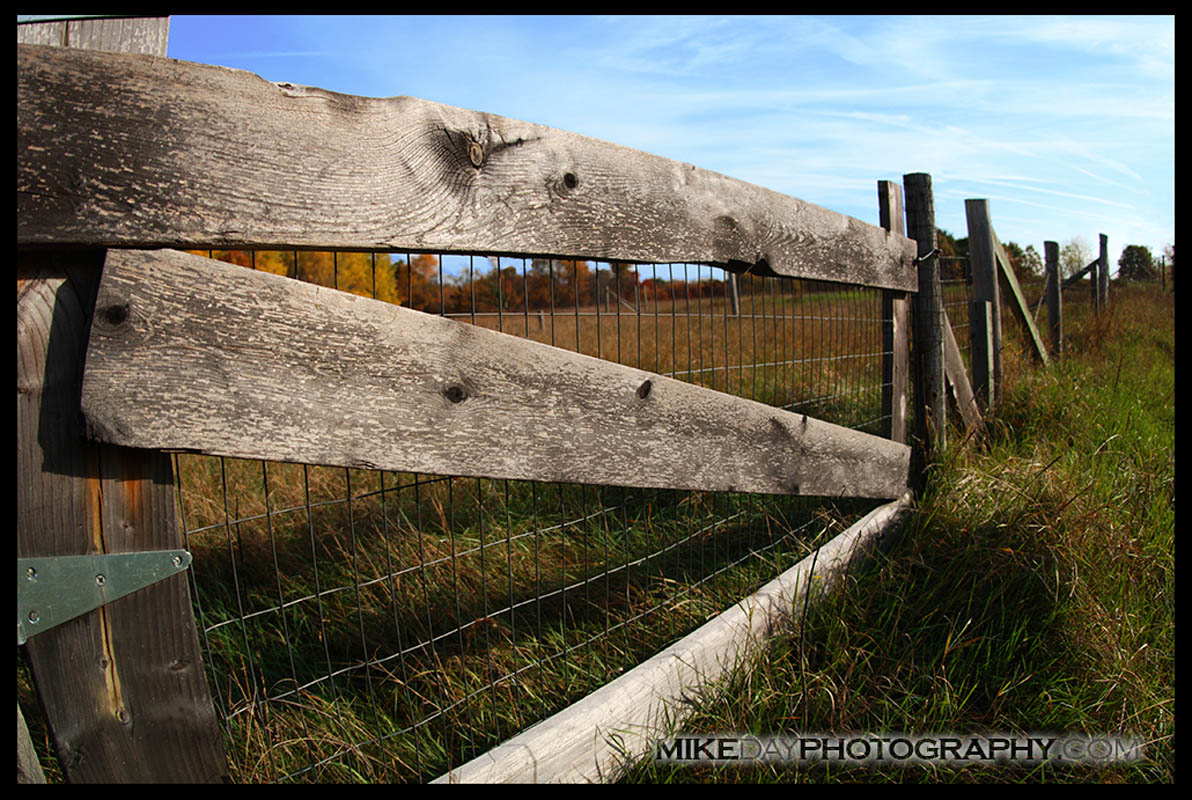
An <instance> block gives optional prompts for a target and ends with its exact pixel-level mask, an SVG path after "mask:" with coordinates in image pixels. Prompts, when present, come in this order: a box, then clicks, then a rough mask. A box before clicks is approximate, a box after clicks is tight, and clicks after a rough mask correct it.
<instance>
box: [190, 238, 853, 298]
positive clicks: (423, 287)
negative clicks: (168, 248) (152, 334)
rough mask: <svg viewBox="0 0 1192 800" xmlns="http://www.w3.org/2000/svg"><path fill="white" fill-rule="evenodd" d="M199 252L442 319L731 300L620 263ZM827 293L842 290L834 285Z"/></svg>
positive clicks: (718, 289) (749, 284)
mask: <svg viewBox="0 0 1192 800" xmlns="http://www.w3.org/2000/svg"><path fill="white" fill-rule="evenodd" d="M192 252H194V253H196V254H199V255H204V256H206V255H210V256H211V257H212V258H215V259H218V260H220V261H228V262H231V263H234V264H239V265H241V266H244V267H252V268H254V269H259V270H262V271H265V272H272V273H274V274H277V275H286V276H288V277H293V278H298V279H300V280H304V281H309V282H311V283H316V284H319V285H321V286H331V287H334V288H337V289H340V290H342V291H346V292H352V293H354V294H359V295H363V296H366V297H376V298H377V299H379V300H385V301H388V302H391V303H398V304H400V305H403V306H409V307H412V308H416V309H418V310H420V311H429V312H432V313H436V314H437V313H448V314H466V313H469V312H473V311H475V312H494V311H498V310H500V311H504V312H509V313H518V312H521V311H540V310H543V311H549V310H550V309H552V308H553V309H556V310H559V311H564V310H566V309H568V308H576V307H579V308H584V307H591V306H594V305H596V304H597V303H601V304H608V303H610V302H611V303H612V304H613V305H616V304H617V303H618V300H622V301H624V302H626V303H629V304H631V305H634V306H636V305H638V304H639V303H655V302H666V301H672V300H673V301H677V302H680V303H681V302H684V301H686V300H692V301H695V300H698V299H700V298H705V299H707V298H720V299H723V298H725V297H726V296H727V294H728V292H729V287H728V284H727V282H726V273H724V272H723V271H722V270H720V269H714V268H710V267H707V266H702V267H697V266H694V265H692V266H686V267H685V266H683V265H673V266H672V265H666V264H663V265H658V266H650V265H647V266H636V267H635V266H634V265H632V264H619V263H616V262H613V263H611V264H609V263H600V264H598V265H596V266H593V265H592V264H591V263H589V262H587V261H580V260H569V259H532V260H530V259H525V260H524V261H523V260H522V259H517V260H516V261H517V264H516V265H514V264H512V263H508V262H510V261H514V259H502V260H500V261H498V259H496V258H483V257H468V256H462V257H454V256H448V257H447V258H448V259H450V260H451V261H453V262H454V261H458V262H459V263H453V264H450V265H447V266H445V265H444V264H443V262H442V261H441V260H440V259H439V257H437V256H434V255H430V254H422V255H412V256H407V257H405V258H402V256H401V254H391V253H344V252H338V253H331V252H325V251H281V252H278V251H255V252H251V251H246V250H215V251H206V250H203V251H197V250H196V251H192ZM502 261H503V262H505V263H501V262H502ZM461 264H462V266H461ZM738 281H739V285H740V292H741V294H743V295H749V294H751V293H753V292H755V291H756V292H758V293H761V292H762V291H763V289H762V279H760V278H757V277H755V276H751V275H742V276H739V278H738ZM820 288H821V287H820V285H819V283H818V282H807V281H803V282H797V281H791V282H789V283H788V284H787V285H786V287H785V288H784V292H785V293H786V294H790V293H792V292H795V293H798V292H799V291H800V289H804V290H809V291H818V290H819V289H820ZM822 288H823V289H833V288H834V289H839V287H837V286H834V285H833V284H824V285H823V287H822ZM771 291H772V290H771Z"/></svg>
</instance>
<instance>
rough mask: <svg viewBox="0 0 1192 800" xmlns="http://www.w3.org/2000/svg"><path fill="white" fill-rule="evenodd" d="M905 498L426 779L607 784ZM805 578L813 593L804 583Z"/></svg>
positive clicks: (842, 569)
mask: <svg viewBox="0 0 1192 800" xmlns="http://www.w3.org/2000/svg"><path fill="white" fill-rule="evenodd" d="M909 506H910V496H909V495H904V496H903V497H901V498H899V499H898V500H896V501H895V502H893V503H888V504H886V505H883V506H881V507H879V508H877V509H874V510H873V511H872V512H870V513H869V514H867V515H866V516H865V517H863V518H862V519H860V520H859V521H857V522H856V523H855V524H854V525H852V526H850V527H849V528H848V529H847V530H846V531H844V532H843V533H841V534H840V535H839V536H837V537H836V538H835V539H833V540H832V541H831V542H829V543H828V544H826V545H824V546H823V547H821V548H820V549H819V550H818V552H816V553H815V554H814V555H812V556H808V557H807V558H805V559H803V560H802V561H800V562H799V563H798V564H796V565H795V566H794V567H792V568H791V569H789V570H787V571H786V572H784V573H783V574H782V575H780V576H779V577H778V578H776V579H775V580H773V581H771V582H770V583H768V584H766V585H765V586H763V587H762V588H761V589H759V590H758V591H757V592H756V593H754V594H753V595H751V596H749V597H747V598H745V599H744V600H742V601H741V602H740V603H738V604H737V605H735V606H733V607H732V608H730V609H729V610H728V611H725V612H724V613H723V614H721V615H720V616H718V617H716V618H715V619H713V620H712V621H710V622H708V623H707V624H706V625H704V626H703V627H701V628H699V629H698V630H696V631H695V632H694V633H692V634H690V635H689V636H686V637H684V638H683V639H682V640H680V641H679V642H677V643H676V644H674V645H672V646H671V647H668V648H667V649H665V650H663V651H662V652H661V653H659V654H658V655H656V656H654V657H653V658H651V659H649V660H648V661H646V662H644V663H642V664H641V665H639V666H637V667H635V668H634V669H632V670H630V671H629V672H627V673H625V674H624V675H622V676H621V677H619V678H617V679H616V680H614V681H612V682H611V683H609V684H606V685H605V686H604V687H602V688H600V689H598V690H597V691H595V692H593V693H592V694H590V695H588V696H587V697H585V698H584V699H583V700H580V701H579V702H578V703H575V704H574V705H572V706H570V707H568V708H566V709H564V710H563V711H561V712H559V713H558V714H556V715H554V716H553V717H550V718H549V719H546V720H544V721H542V722H540V723H539V724H537V725H535V726H533V727H531V728H529V729H528V730H526V731H524V732H523V733H521V734H518V735H517V736H514V737H513V738H511V739H509V740H508V741H506V742H503V743H502V744H500V745H498V746H497V747H495V748H493V749H492V750H490V751H489V752H487V753H485V754H483V755H481V756H479V757H477V758H475V759H473V760H472V761H469V762H468V763H467V764H464V765H462V766H460V767H459V768H458V769H454V770H452V771H451V772H449V773H447V774H446V775H442V776H440V777H439V778H437V779H436V780H435V781H434V782H435V783H586V782H593V783H594V782H612V781H615V780H616V779H617V778H618V777H619V776H620V772H621V770H622V769H623V768H624V767H625V765H626V761H627V760H633V759H637V758H641V757H644V756H647V755H649V753H650V752H651V750H652V748H653V746H654V745H655V743H656V742H657V741H658V740H659V739H662V738H665V737H667V736H671V735H673V734H674V733H676V732H677V730H678V729H679V726H680V725H681V724H682V722H683V720H684V719H686V718H687V716H689V715H690V713H691V711H692V707H693V705H694V702H693V701H694V700H695V699H696V698H698V697H701V696H706V695H707V693H708V692H709V691H710V690H714V689H715V687H716V685H717V682H718V681H720V680H722V679H723V678H724V677H725V676H727V675H729V674H731V673H732V672H733V671H734V670H736V669H738V668H741V667H745V668H748V667H749V666H750V665H751V663H752V661H753V659H755V658H756V656H757V655H758V653H759V652H761V648H762V645H763V644H764V642H765V641H766V639H767V638H769V637H771V636H773V635H774V633H775V632H776V631H779V630H788V629H789V628H790V627H791V626H792V625H795V626H797V624H798V621H799V620H800V619H801V618H802V613H803V609H804V607H805V606H806V605H807V604H808V603H812V604H814V603H815V602H816V601H818V600H819V599H820V598H822V597H824V596H826V595H827V594H829V593H830V592H831V591H832V589H833V588H834V586H835V585H836V584H837V583H838V582H839V580H840V579H841V577H842V576H843V575H844V574H845V573H846V571H847V570H848V569H849V568H850V567H853V566H855V565H856V564H857V562H858V561H859V560H860V559H861V558H864V557H865V555H866V554H868V553H870V552H872V551H873V550H874V549H876V548H877V547H879V546H880V545H881V544H882V542H883V539H885V538H886V537H887V536H888V535H889V534H890V532H891V531H892V529H893V528H894V527H895V525H896V523H897V521H898V519H899V518H900V517H901V515H902V514H903V513H904V512H905V511H906V509H907V508H909ZM809 584H813V585H814V587H815V591H809Z"/></svg>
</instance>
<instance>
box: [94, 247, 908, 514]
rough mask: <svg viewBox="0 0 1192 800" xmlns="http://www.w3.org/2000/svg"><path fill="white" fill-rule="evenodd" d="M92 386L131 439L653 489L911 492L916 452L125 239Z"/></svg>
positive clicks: (109, 427) (107, 437)
mask: <svg viewBox="0 0 1192 800" xmlns="http://www.w3.org/2000/svg"><path fill="white" fill-rule="evenodd" d="M97 303H98V306H97V308H98V309H99V312H98V313H97V315H96V319H95V323H94V325H93V327H92V336H91V346H90V348H89V350H88V353H87V362H86V365H87V366H86V374H85V377H84V381H83V400H82V407H83V411H84V414H85V415H86V418H87V422H88V425H89V427H90V431H91V434H92V435H93V436H94V437H96V438H98V439H100V440H102V441H107V442H113V443H119V444H124V445H128V446H133V447H148V448H164V449H181V450H196V451H201V452H205V453H216V454H221V455H227V456H236V457H245V458H255V459H266V460H276V461H296V462H303V463H312V464H329V465H338V466H347V467H365V468H370V467H371V468H380V469H389V470H400V471H412V472H427V473H435V474H453V475H469V476H481V477H490V478H513V479H530V480H543V481H565V482H578V483H591V484H616V485H632V486H639V487H659V488H686V489H704V490H710V491H747V492H775V493H798V494H811V495H834V496H836V495H846V496H861V497H897V496H899V495H900V494H901V493H902V492H903V491H904V489H905V487H906V479H907V466H908V460H909V452H908V450H909V449H908V448H907V447H906V446H905V445H901V444H897V443H895V442H890V441H888V440H886V439H882V438H880V437H877V436H872V435H869V434H864V433H860V432H858V431H853V430H850V429H848V428H843V427H840V426H837V425H830V424H828V423H825V422H820V421H818V420H815V419H811V418H808V417H806V416H804V415H801V414H794V413H790V412H785V411H782V410H780V409H776V408H772V407H770V406H765V405H762V404H761V403H755V402H752V401H749V400H745V399H743V398H738V397H733V396H730V395H725V394H721V393H719V392H715V391H712V390H709V389H704V388H701V387H697V386H693V385H691V384H687V383H683V382H681V381H677V380H673V379H669V378H665V377H661V376H658V375H655V374H652V373H649V372H645V371H643V370H640V369H633V368H631V367H626V366H621V365H618V364H612V363H609V362H607V361H602V360H599V359H596V358H591V357H588V356H584V355H579V354H575V353H569V352H566V351H563V350H559V349H557V348H553V347H549V346H547V345H543V344H539V343H536V342H532V341H529V340H526V339H520V338H517V337H513V336H509V335H506V334H501V333H497V332H495V331H490V330H486V329H483V328H479V327H475V326H472V325H468V324H466V323H462V322H457V321H453V320H448V319H444V318H441V317H436V316H433V315H430V314H424V313H421V312H417V311H412V310H410V309H407V308H399V307H397V306H393V305H390V304H387V303H382V302H380V301H375V300H370V299H367V298H362V297H358V296H356V295H352V294H348V293H346V292H336V291H334V290H330V289H326V288H323V287H318V286H314V285H311V284H304V283H300V282H298V281H294V280H290V279H287V278H283V277H279V276H276V275H270V274H266V273H262V272H254V271H252V270H246V269H243V268H240V267H235V266H231V265H228V264H222V263H219V262H215V261H211V260H209V259H205V258H201V257H198V256H192V255H187V254H184V253H179V252H175V251H120V252H118V251H111V252H110V253H109V255H108V260H107V264H106V265H105V267H104V275H103V280H102V284H101V288H100V293H99V299H98V301H97Z"/></svg>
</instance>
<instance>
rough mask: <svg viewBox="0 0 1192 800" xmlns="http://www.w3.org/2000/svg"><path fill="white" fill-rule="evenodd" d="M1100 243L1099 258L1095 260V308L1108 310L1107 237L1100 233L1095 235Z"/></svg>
mask: <svg viewBox="0 0 1192 800" xmlns="http://www.w3.org/2000/svg"><path fill="white" fill-rule="evenodd" d="M1097 238H1098V240H1099V243H1100V256H1099V257H1098V258H1097V263H1098V264H1099V265H1100V266H1098V267H1097V296H1098V299H1097V308H1109V237H1108V236H1106V235H1105V234H1103V233H1101V234H1098V235H1097Z"/></svg>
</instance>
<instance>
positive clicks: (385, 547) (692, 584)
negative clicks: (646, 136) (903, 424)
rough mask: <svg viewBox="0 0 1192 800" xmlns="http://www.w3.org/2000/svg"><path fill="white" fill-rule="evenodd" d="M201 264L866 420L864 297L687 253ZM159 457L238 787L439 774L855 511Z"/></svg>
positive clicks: (654, 644) (868, 304)
mask: <svg viewBox="0 0 1192 800" xmlns="http://www.w3.org/2000/svg"><path fill="white" fill-rule="evenodd" d="M202 254H203V255H209V256H211V257H214V258H219V259H222V260H226V261H231V262H234V263H238V264H241V265H242V266H245V267H249V268H256V269H264V270H268V271H271V272H276V273H278V274H284V275H287V276H290V277H293V278H297V279H300V280H306V281H312V282H315V283H319V284H322V285H326V286H331V287H334V288H337V289H341V290H344V291H350V292H355V293H357V294H362V295H366V296H370V297H374V298H376V299H379V300H384V301H388V302H393V303H397V304H400V305H403V306H406V307H411V308H414V309H417V310H420V311H425V312H429V313H435V314H441V315H444V316H447V317H450V318H453V319H457V320H460V321H462V322H465V323H468V324H473V325H478V326H483V327H486V328H490V329H493V330H497V331H501V332H503V333H506V334H511V335H514V336H520V337H526V338H530V339H533V340H536V341H539V342H543V343H546V344H550V345H553V346H555V347H560V348H564V349H567V350H572V351H574V352H578V353H583V354H586V355H590V356H595V357H597V358H603V359H607V360H611V361H616V362H619V363H623V364H628V365H631V366H634V367H638V368H641V369H644V370H649V371H653V372H656V373H659V374H662V375H667V376H671V377H674V378H676V379H679V380H684V381H688V382H690V383H694V384H696V385H700V386H705V387H708V388H711V389H715V390H717V391H721V392H727V393H730V394H734V395H737V396H740V397H745V398H748V399H751V400H755V401H757V402H761V403H765V404H767V405H771V406H775V407H781V408H785V409H788V410H792V411H798V412H800V413H806V414H809V415H811V416H815V417H818V418H821V419H825V420H827V421H830V422H836V423H839V424H842V425H847V426H849V427H853V428H857V429H860V430H865V431H868V432H874V433H876V432H877V431H879V430H880V429H881V426H882V423H883V416H882V414H883V412H882V408H881V395H882V385H881V375H882V358H883V355H884V353H883V352H882V325H883V324H884V323H883V321H882V318H881V292H880V291H879V290H873V289H864V288H857V287H845V286H840V285H835V284H822V283H815V282H809V281H800V280H794V279H788V278H778V277H761V276H756V275H744V276H738V277H737V278H736V279H734V278H733V277H732V276H730V275H729V274H727V273H725V272H724V271H722V270H720V269H718V268H715V267H710V266H707V265H695V264H664V265H650V264H646V265H641V264H618V263H596V262H585V261H581V260H560V259H531V258H525V259H522V258H518V259H512V258H505V257H501V258H498V257H495V256H493V257H490V256H484V255H472V256H452V255H444V254H436V253H330V252H276V251H270V252H263V251H259V252H241V251H236V252H219V251H216V252H208V251H203V253H202ZM311 335H317V333H316V332H312V334H311ZM626 435H627V436H631V435H632V432H631V431H626ZM175 458H176V475H177V482H178V487H177V488H178V497H179V503H180V515H181V519H182V524H183V529H184V532H185V535H186V539H187V544H188V547H189V548H190V550H191V551H192V552H193V553H194V555H195V559H194V563H193V566H192V570H191V574H192V579H193V589H194V597H195V603H196V611H197V617H198V619H199V624H200V628H201V630H200V638H201V641H202V643H203V647H204V650H205V661H206V666H207V669H208V674H209V678H210V684H211V686H212V690H213V695H214V697H215V702H216V705H217V711H218V713H219V715H220V717H221V720H222V724H223V726H224V731H225V737H226V745H227V749H228V755H229V762H230V765H231V769H232V774H233V777H234V778H235V779H237V780H240V781H247V782H256V781H421V780H427V779H429V778H433V777H436V776H437V775H439V774H442V773H443V772H445V771H446V770H447V769H449V768H451V767H452V766H457V765H459V764H462V763H464V762H466V761H467V760H470V759H471V758H473V757H475V756H476V755H479V754H480V753H482V752H484V751H485V750H487V749H488V748H490V747H492V746H494V745H495V744H497V743H499V742H500V741H502V740H503V739H505V738H508V737H509V736H510V735H512V734H514V733H516V732H517V731H519V730H521V729H523V728H525V727H527V726H529V725H530V724H533V723H534V722H536V721H538V720H541V719H543V718H545V717H546V716H548V715H550V714H551V713H554V712H556V711H558V710H560V709H562V708H563V707H565V706H567V705H568V704H570V703H571V702H574V701H575V700H577V699H579V698H580V697H582V696H583V695H585V694H587V693H589V692H591V691H593V690H594V689H596V688H599V687H600V686H601V685H603V684H605V683H607V682H608V681H609V680H611V679H612V678H614V677H616V676H617V675H619V674H621V673H622V672H624V671H625V670H627V669H630V668H632V667H633V666H635V665H636V664H637V663H640V662H641V661H642V660H644V659H645V658H647V657H649V656H650V655H652V654H653V653H655V652H657V651H658V650H660V649H661V648H662V647H664V646H666V645H667V644H668V643H670V642H672V641H674V640H675V639H676V638H678V637H679V636H682V635H684V634H686V633H688V632H690V631H691V630H693V629H694V628H695V627H697V626H698V625H699V624H701V623H703V622H704V621H706V620H707V619H709V618H710V617H711V616H713V615H715V614H717V613H719V612H720V611H722V610H723V609H724V608H726V607H728V606H729V605H731V604H732V603H734V602H735V601H737V600H739V599H740V598H741V597H743V596H745V595H747V594H748V593H749V592H751V591H753V590H754V589H756V588H757V587H758V586H760V585H761V584H762V583H764V582H766V581H768V580H770V579H772V578H773V577H774V576H775V575H776V574H778V572H780V571H781V570H783V569H785V568H787V567H789V566H791V565H793V564H794V563H796V562H797V561H798V560H799V559H801V558H802V557H803V556H805V555H806V554H807V553H808V552H810V551H811V550H812V549H813V548H814V547H816V546H818V545H819V544H821V543H823V542H824V541H826V540H827V539H828V538H830V537H831V536H832V535H834V534H835V533H837V532H839V530H841V529H842V528H843V527H845V526H846V525H847V524H848V522H849V521H850V520H851V518H852V517H853V516H854V515H856V514H859V513H863V512H864V511H866V510H868V509H869V508H870V507H872V506H873V505H874V503H872V502H866V501H847V500H837V501H825V500H823V499H815V498H799V497H787V496H769V495H747V494H736V493H723V492H720V493H712V492H689V491H670V490H643V489H636V488H633V487H618V486H587V485H575V484H557V483H556V484H549V483H540V482H530V481H511V480H488V479H477V478H462V477H454V476H441V475H422V474H409V473H391V472H383V471H365V470H349V469H343V468H329V467H319V466H311V465H300V464H281V463H265V462H249V461H240V460H233V459H223V458H211V457H203V456H196V455H189V454H179V455H177V456H176V457H175Z"/></svg>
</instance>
